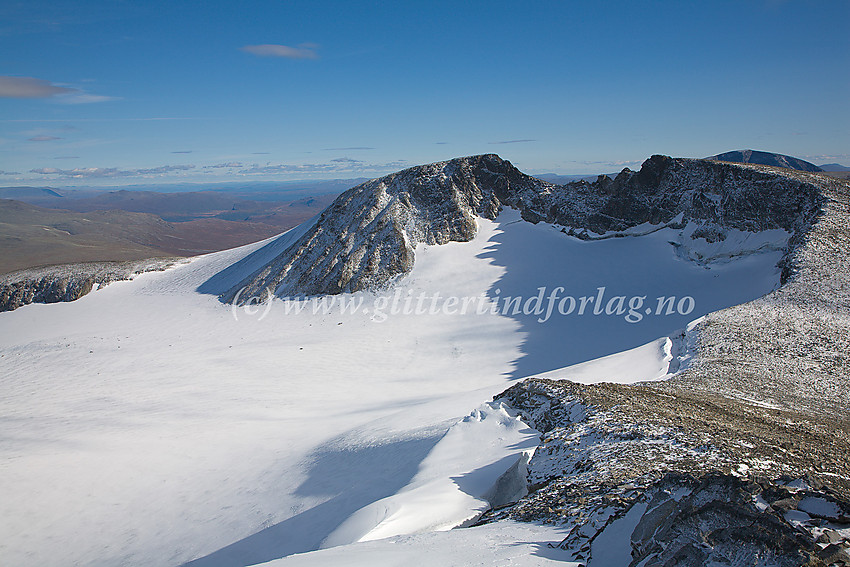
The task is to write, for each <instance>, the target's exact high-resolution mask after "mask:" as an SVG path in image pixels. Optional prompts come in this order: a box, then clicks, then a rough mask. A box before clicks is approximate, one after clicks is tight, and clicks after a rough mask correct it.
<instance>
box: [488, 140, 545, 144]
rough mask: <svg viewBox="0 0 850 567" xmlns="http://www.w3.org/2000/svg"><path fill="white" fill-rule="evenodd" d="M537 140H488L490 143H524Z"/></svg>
mask: <svg viewBox="0 0 850 567" xmlns="http://www.w3.org/2000/svg"><path fill="white" fill-rule="evenodd" d="M536 141H537V140H531V139H528V140H525V139H524V140H504V141H501V142H487V143H488V144H524V143H526V142H536Z"/></svg>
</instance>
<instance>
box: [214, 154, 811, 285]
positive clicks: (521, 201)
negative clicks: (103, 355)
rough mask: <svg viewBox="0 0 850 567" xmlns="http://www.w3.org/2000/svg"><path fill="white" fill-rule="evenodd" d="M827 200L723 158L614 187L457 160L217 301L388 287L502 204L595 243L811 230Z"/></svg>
mask: <svg viewBox="0 0 850 567" xmlns="http://www.w3.org/2000/svg"><path fill="white" fill-rule="evenodd" d="M821 202H822V199H821V196H820V193H819V189H818V187H816V186H815V185H812V184H811V183H808V182H806V180H801V179H797V178H794V177H791V176H788V175H783V173H782V172H781V171H778V170H773V169H768V168H763V169H759V168H757V167H752V166H750V167H745V166H735V165H732V164H726V163H719V162H716V161H707V160H693V159H679V158H670V157H667V156H660V155H656V156H652V157H651V158H649V159H648V160H646V162H644V164H643V166H642V167H641V169H640V171H638V172H634V171H631V170H628V169H625V170H623V171H622V172H621V173H620V174H619V175H617V176H616V177H615V178H614V179H611V178H609V177H607V176H600V177H599V178H598V179H597V180H596V181H595V182H593V183H588V182H586V181H578V182H573V183H569V184H567V185H553V184H551V183H547V182H545V181H542V180H539V179H536V178H534V177H531V176H528V175H525V174H524V173H522V172H521V171H519V170H518V169H516V168H515V167H514V166H513V165H511V164H510V162H507V161H505V160H502V159H501V158H499V157H498V156H496V155H493V154H488V155H481V156H473V157H467V158H458V159H454V160H451V161H447V162H441V163H435V164H430V165H423V166H418V167H413V168H410V169H406V170H404V171H401V172H399V173H395V174H393V175H389V176H387V177H383V178H380V179H375V180H372V181H369V182H367V183H364V184H362V185H359V186H357V187H354V188H353V189H350V190H349V191H347V192H345V193H344V194H343V195H341V196H340V197H339V198H338V199H337V200H336V201H335V202H334V203H333V204H332V205H331V206H330V207H328V208H327V209H326V210H325V211H324V212H323V213H322V215H321V216H320V217H319V219H318V220H317V222H316V223H315V225H314V226H312V227H311V228H310V229H309V230H308V231H307V232H306V233H305V234H304V235H303V236H301V238H299V239H298V240H297V241H296V242H294V243H293V244H292V245H291V246H289V247H288V248H287V249H286V250H284V251H283V252H282V253H281V254H279V255H278V256H277V257H276V258H275V259H274V260H273V261H271V262H269V263H267V264H266V265H265V266H264V267H263V268H262V269H260V270H258V271H256V272H255V273H253V274H251V275H249V276H248V277H247V278H245V279H244V280H243V281H242V282H240V283H239V284H238V285H237V286H234V287H233V288H232V289H230V290H229V291H227V292H225V293H223V294H222V295H221V298H222V300H223V301H226V302H229V301H232V300H233V299H234V298H235V297H237V296H240V297H244V298H250V297H260V296H264V295H265V290H269V291H271V292H272V293H274V294H275V295H278V296H287V295H318V294H338V293H344V292H354V291H358V290H362V289H368V288H373V287H380V286H383V285H385V284H387V283H388V282H389V281H390V280H391V279H392V278H394V277H396V276H399V275H402V274H405V273H407V272H409V271H410V270H411V269H412V267H413V262H414V250H415V247H416V245H417V244H419V243H426V244H444V243H446V242H450V241H459V242H466V241H469V240H471V239H472V238H473V237H474V236H475V233H476V223H475V218H476V217H478V216H480V217H483V218H488V219H493V218H495V217H496V216H497V215H498V213H499V211H500V210H501V208H502V207H503V206H508V207H512V208H514V209H518V210H519V211H520V212H521V215H522V218H523V219H525V220H526V221H529V222H532V223H537V222H546V223H552V224H558V225H562V226H564V227H569V228H570V230H571V231H573V232H572V233H573V234H577V233H578V234H579V237H580V238H594V236H592V234H590V233H596V234H597V235H602V234H604V233H612V232H613V233H616V232H618V231H624V230H627V229H629V228H632V227H635V226H637V225H640V224H644V223H650V224H653V225H659V227H660V226H663V225H670V226H674V225H675V226H680V225H682V224H683V223H687V222H688V221H691V220H695V221H700V222H705V223H711V224H712V225H715V228H714V229H713V230H715V232H717V234H718V235H719V234H721V232H719V231H718V229H722V228H735V229H739V230H745V231H760V230H766V229H775V228H781V229H784V230H786V231H788V232H791V233H803V232H805V231H806V230H807V227H809V226H811V224H812V222H814V220H815V219H816V218H817V215H818V212H819V210H820V205H821ZM706 230H711V229H706ZM577 231H578V232H577ZM588 231H590V233H588ZM718 237H719V236H718ZM258 253H259V252H258Z"/></svg>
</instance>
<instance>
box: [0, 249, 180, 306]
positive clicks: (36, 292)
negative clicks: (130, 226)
mask: <svg viewBox="0 0 850 567" xmlns="http://www.w3.org/2000/svg"><path fill="white" fill-rule="evenodd" d="M173 263H174V260H170V259H152V260H142V261H137V262H85V263H80V264H62V265H56V266H46V267H43V268H31V269H28V270H21V271H18V272H12V273H9V274H4V275H3V276H0V312H3V311H12V310H14V309H17V308H18V307H21V306H23V305H28V304H30V303H59V302H62V301H74V300H76V299H79V298H81V297H82V296H84V295H86V294H87V293H89V292H91V291H92V290H93V289H95V288H96V287H103V286H105V285H108V284H110V283H112V282H114V281H120V280H129V279H132V278H133V277H134V276H135V275H137V274H140V273H143V272H150V271H155V270H164V269H165V268H167V267H168V266H170V265H172V264H173Z"/></svg>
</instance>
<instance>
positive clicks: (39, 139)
mask: <svg viewBox="0 0 850 567" xmlns="http://www.w3.org/2000/svg"><path fill="white" fill-rule="evenodd" d="M62 139H64V138H60V137H59V136H43V135H42V136H33V137H32V138H28V140H29V141H30V142H52V141H54V140H62Z"/></svg>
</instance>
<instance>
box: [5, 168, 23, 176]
mask: <svg viewBox="0 0 850 567" xmlns="http://www.w3.org/2000/svg"><path fill="white" fill-rule="evenodd" d="M20 174H21V172H20V171H3V170H2V169H0V175H20Z"/></svg>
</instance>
